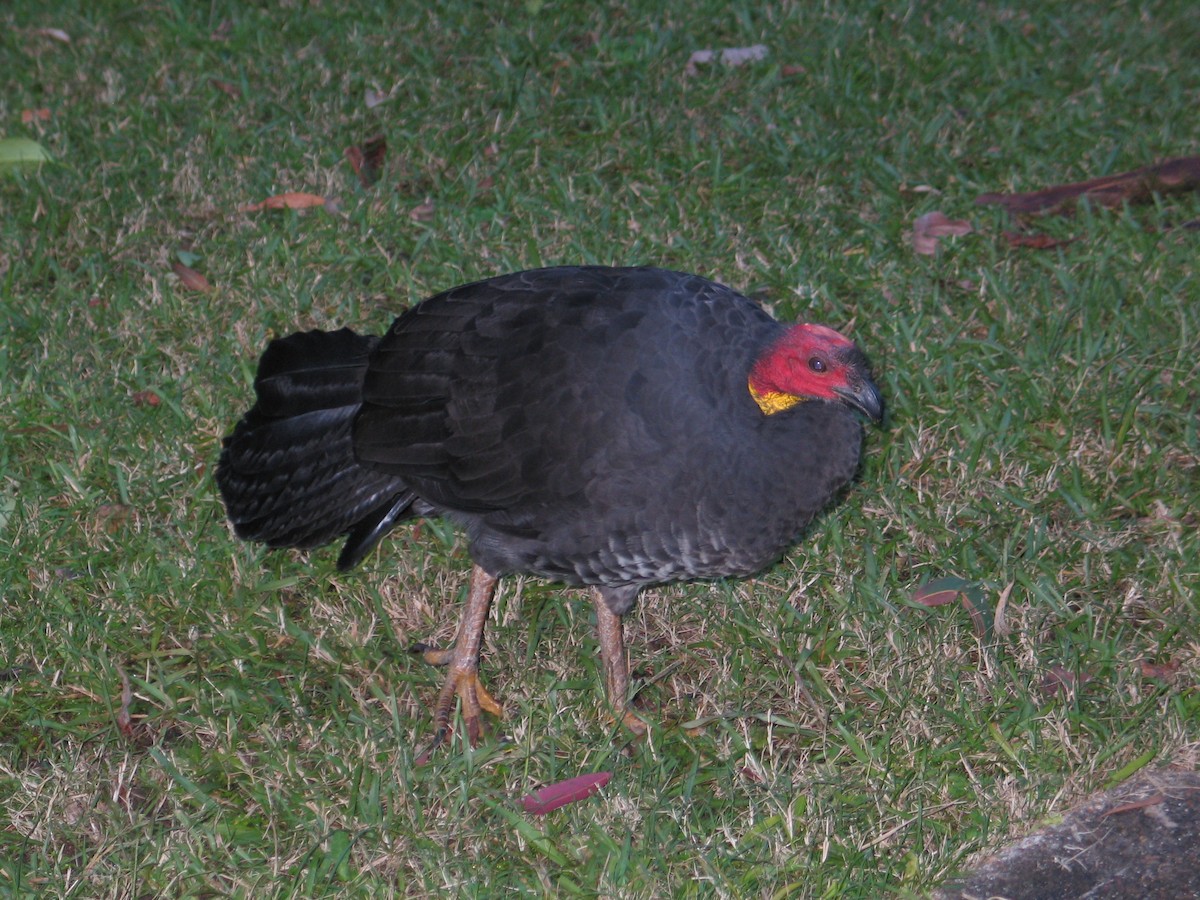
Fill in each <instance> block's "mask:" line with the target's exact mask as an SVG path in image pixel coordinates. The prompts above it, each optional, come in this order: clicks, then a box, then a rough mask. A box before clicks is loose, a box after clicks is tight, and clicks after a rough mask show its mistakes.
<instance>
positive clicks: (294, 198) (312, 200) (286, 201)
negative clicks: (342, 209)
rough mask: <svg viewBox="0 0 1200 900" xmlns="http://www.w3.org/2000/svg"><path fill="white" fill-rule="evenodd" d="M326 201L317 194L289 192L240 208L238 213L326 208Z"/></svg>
mask: <svg viewBox="0 0 1200 900" xmlns="http://www.w3.org/2000/svg"><path fill="white" fill-rule="evenodd" d="M325 205H326V200H325V198H324V197H320V196H318V195H317V194H305V193H303V192H289V193H286V194H276V195H275V196H273V197H268V198H267V199H266V200H262V201H260V202H258V203H251V204H248V205H247V206H239V207H238V212H243V213H247V212H258V211H259V210H262V209H312V208H313V207H314V206H325Z"/></svg>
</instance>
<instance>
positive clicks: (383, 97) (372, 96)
mask: <svg viewBox="0 0 1200 900" xmlns="http://www.w3.org/2000/svg"><path fill="white" fill-rule="evenodd" d="M388 97H389V95H388V94H384V93H382V92H381V91H377V90H374V89H373V88H367V89H366V91H364V92H363V102H364V103H366V104H367V109H374V108H375V107H377V106H379V104H381V103H387V101H388Z"/></svg>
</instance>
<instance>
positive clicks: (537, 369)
mask: <svg viewBox="0 0 1200 900" xmlns="http://www.w3.org/2000/svg"><path fill="white" fill-rule="evenodd" d="M808 327H810V326H796V327H795V328H808ZM792 328H793V327H792V326H785V325H783V324H781V323H779V322H777V321H775V320H774V319H772V318H771V317H770V316H769V315H768V314H767V313H765V312H764V311H763V310H762V309H761V308H760V307H758V306H757V305H756V304H755V303H753V302H752V301H750V300H749V299H747V298H745V297H743V296H741V295H739V294H738V293H736V292H734V291H732V290H731V289H729V288H726V287H723V286H721V285H718V284H716V283H714V282H711V281H708V280H706V279H703V278H700V277H698V276H695V275H685V274H682V273H678V272H669V271H664V270H660V269H649V268H632V269H610V268H603V267H562V268H552V269H539V270H533V271H527V272H518V273H516V274H513V275H506V276H501V277H497V278H492V279H488V280H486V281H480V282H476V283H473V284H468V285H464V286H462V287H457V288H454V289H452V290H449V291H446V292H444V293H442V294H438V295H437V296H435V297H432V298H430V299H428V300H426V301H424V302H423V303H420V304H418V305H416V306H414V307H412V308H411V309H409V310H408V311H407V312H405V313H404V314H402V315H401V316H400V317H399V318H398V319H396V321H395V323H394V324H393V325H392V327H391V329H390V330H389V331H388V333H387V334H386V335H385V336H384V337H383V338H373V337H361V336H358V335H356V334H354V333H353V332H350V331H348V330H346V329H343V330H341V331H337V332H332V333H322V332H308V333H304V334H295V335H292V336H290V337H286V338H283V339H281V340H276V341H274V342H272V343H271V345H270V346H269V347H268V348H267V351H266V352H265V353H264V355H263V358H262V360H261V363H260V366H259V373H258V377H257V379H256V381H255V390H256V393H257V403H256V404H255V406H254V407H253V409H251V410H250V412H249V413H247V415H246V416H245V417H244V418H243V419H242V421H241V422H240V423H239V424H238V426H237V428H236V429H235V430H234V432H233V434H232V435H231V436H230V437H229V438H228V439H227V440H226V443H225V447H224V450H223V452H222V454H221V460H220V463H219V466H218V469H217V482H218V484H219V486H220V489H221V493H222V495H223V497H224V499H225V503H226V506H227V509H228V512H229V516H230V519H231V520H232V522H233V524H234V526H235V529H236V531H237V533H238V534H239V535H240V536H241V537H243V538H247V539H250V540H256V541H262V542H265V543H267V544H269V545H271V546H294V547H312V546H317V545H320V544H323V543H327V542H329V541H330V540H333V539H335V538H336V537H338V536H340V535H343V534H346V535H348V540H347V542H346V545H345V548H344V550H343V552H342V557H341V559H340V561H339V564H340V565H341V566H343V567H349V566H350V565H353V564H354V563H356V562H357V561H359V560H360V559H361V558H362V557H363V556H364V555H365V554H366V553H368V552H369V551H370V549H371V548H372V547H373V546H374V545H375V544H376V543H377V542H378V540H379V539H380V538H381V537H382V536H383V535H384V534H386V532H387V531H388V530H389V529H390V528H391V527H393V526H394V525H395V524H396V523H397V522H399V521H402V520H403V519H405V518H408V517H410V516H414V515H422V516H424V515H443V516H447V517H449V518H450V519H452V520H453V521H455V522H456V523H458V524H459V525H461V526H462V527H463V528H464V529H465V530H466V532H467V534H468V536H469V539H470V552H471V556H472V558H473V560H474V561H475V563H476V566H477V567H478V571H477V581H482V580H486V579H487V578H490V579H491V580H492V582H493V584H494V579H495V577H497V576H500V575H503V574H505V573H510V572H525V573H532V574H536V575H540V576H544V577H547V578H551V579H555V580H559V581H563V582H566V583H568V584H573V585H590V586H594V587H595V588H596V589H597V590H598V592H599V594H600V596H601V597H602V599H603V604H598V609H599V610H600V613H599V614H603V613H607V614H609V615H612V616H620V615H622V614H624V613H625V612H626V611H627V610H628V609H629V607H630V605H631V604H632V603H633V600H634V598H635V596H636V593H637V591H638V589H640V588H641V587H643V586H645V585H649V584H657V583H662V582H667V581H674V580H680V579H691V578H713V577H719V576H727V575H746V574H750V573H752V572H755V571H758V570H759V569H761V568H763V567H764V566H766V565H768V564H769V563H771V562H772V561H773V560H774V559H776V558H777V557H778V556H779V555H780V554H781V553H782V552H783V551H784V550H785V549H786V548H787V546H788V545H789V543H790V542H791V541H792V540H794V539H795V537H796V536H797V534H798V532H799V531H800V530H801V529H802V528H803V527H804V526H805V525H806V524H807V523H808V522H809V521H810V520H811V519H812V518H813V516H814V515H815V514H816V513H817V512H818V511H819V510H820V509H821V508H822V507H823V506H825V505H826V504H827V503H828V502H829V501H830V500H831V499H832V498H833V497H834V495H835V494H836V493H837V492H838V491H839V490H840V489H841V488H842V486H844V485H845V484H846V483H847V482H848V481H849V480H850V479H851V478H852V477H853V475H854V473H855V471H856V469H857V466H858V462H859V452H860V446H861V442H862V427H861V424H860V421H859V418H858V416H857V414H856V410H857V411H861V412H866V413H867V414H868V415H871V416H873V417H875V418H878V416H879V413H880V401H879V395H878V392H877V391H876V389H875V387H874V385H873V384H872V383H871V380H870V377H869V373H868V371H867V367H866V362H865V360H864V359H863V357H862V355H861V354H860V353H859V352H858V350H857V349H856V348H854V346H853V344H851V343H850V342H849V341H846V340H845V339H844V338H841V336H840V335H837V334H836V333H835V332H832V331H829V330H828V329H820V328H819V327H815V328H814V337H813V338H812V340H813V341H817V343H814V344H812V346H814V347H816V348H817V351H820V354H821V355H822V359H823V360H825V362H823V363H822V365H828V366H829V367H831V368H833V369H836V370H837V372H836V374H838V376H839V378H838V380H837V382H836V384H833V386H832V387H831V389H830V390H828V391H825V392H824V393H820V392H815V393H813V394H812V395H811V396H808V395H799V394H798V395H797V396H795V397H791V398H790V399H789V401H788V403H789V404H790V405H788V406H787V407H786V408H784V409H782V410H780V411H773V410H768V409H767V408H766V407H764V406H763V404H762V403H761V402H758V401H759V400H760V399H761V398H759V397H756V395H755V392H754V390H753V384H752V383H751V384H750V385H749V387H748V382H752V372H753V371H754V367H755V366H756V364H759V365H760V366H761V367H762V368H763V369H764V370H765V371H768V373H770V372H782V373H784V374H783V375H782V376H781V377H788V376H787V374H786V373H787V372H788V371H789V366H791V365H793V362H794V361H793V360H791V359H790V358H789V359H788V360H787V361H785V362H781V363H780V364H778V365H776V364H775V363H774V361H773V357H772V355H771V354H772V353H774V348H776V347H777V346H779V345H780V344H781V343H782V342H785V341H786V335H788V333H789V332H790V331H791V330H792ZM826 332H827V334H828V335H831V336H832V338H833V339H836V340H834V341H833V343H831V344H830V345H829V346H828V348H826V347H825V345H823V344H821V343H819V340H820V339H823V338H825V336H826V334H825V333H826ZM805 340H808V337H807V335H806V336H805ZM802 346H803V347H808V346H809V344H808V343H804V344H803V345H802ZM826 350H828V351H829V352H828V353H826V352H825V351H826ZM817 351H814V353H816V352H817ZM807 353H808V351H807V350H803V351H802V353H801V355H804V354H807ZM775 355H777V356H782V354H778V353H777V354H775ZM813 358H814V359H815V356H814V357H813ZM808 363H809V365H810V366H811V368H812V371H807V370H805V371H803V376H804V377H809V378H812V377H815V376H813V372H818V374H819V375H822V376H823V375H824V374H825V372H824V371H823V370H818V369H817V368H816V366H815V363H813V360H812V359H810V360H808ZM799 365H800V368H801V369H803V368H804V360H801V361H800V363H799ZM804 383H807V382H804ZM764 384H766V382H764ZM768 389H769V391H770V392H771V393H772V395H775V396H778V395H779V394H780V393H783V394H784V395H787V394H790V393H791V391H790V390H789V389H786V388H785V389H777V388H776V387H772V386H771V385H769V384H768V385H767V387H765V388H764V391H766V390H768ZM822 390H824V389H822ZM488 596H489V597H490V590H489V591H488ZM480 602H481V603H483V609H484V614H486V602H485V601H480ZM603 607H607V610H605V609H603ZM475 612H476V616H475V617H476V618H479V628H480V629H482V622H483V618H482V617H480V616H478V615H477V612H478V611H477V610H476V611H475ZM603 624H604V623H602V626H603ZM609 624H610V625H611V622H610V623H609ZM617 625H618V628H617V631H618V635H617V638H616V640H618V641H619V620H618V622H617ZM465 630H466V629H465V628H464V631H465ZM602 632H603V628H602ZM602 636H603V634H602ZM610 637H611V635H610ZM461 639H462V634H461V633H460V640H461ZM607 649H608V652H610V653H615V652H617V648H616V647H614V646H611V645H610V646H609V647H608V648H607ZM621 652H622V655H623V651H621ZM452 657H453V655H452V654H448V655H447V659H445V660H440V659H439V660H438V661H447V662H450V663H451V665H452V668H453V667H454V666H457V667H458V669H460V670H461V669H462V666H463V664H465V663H466V662H467V661H465V660H455V659H454V658H452ZM616 665H618V664H617V662H616V661H613V660H609V659H607V658H606V666H607V668H608V675H609V676H610V680H609V687H610V689H615V690H620V689H622V687H623V686H624V684H623V682H622V683H617V684H614V683H613V681H612V678H614V677H615V678H617V679H618V681H619V682H620V679H621V677H622V673H619V672H618V673H615V674H614V673H613V671H612V668H613V666H616ZM620 665H622V666H623V665H624V660H623V659H622V660H620ZM456 677H457V678H458V680H462V679H464V678H467V679H469V680H472V681H473V680H474V671H473V670H472V671H471V672H469V673H464V672H462V671H460V672H459V675H458V676H455V674H454V671H453V670H452V673H451V681H453V680H455V679H456ZM456 690H457V692H458V693H460V694H462V693H463V688H462V686H461V685H459V686H458V687H457V688H456ZM443 693H445V692H443ZM484 696H486V694H484ZM467 699H468V698H466V697H464V700H467ZM612 699H613V701H614V702H615V703H616V704H617V705H618V707H621V706H622V705H623V703H624V700H625V698H624V697H623V696H618V697H613V698H612ZM452 701H453V693H451V694H450V695H449V701H448V702H452ZM485 708H488V707H487V706H486V704H485ZM441 712H442V711H441V710H440V709H439V714H440V713H441ZM439 718H444V716H441V715H439ZM628 719H629V717H627V720H628ZM469 724H472V723H470V722H469ZM631 724H632V722H631ZM444 725H445V723H444V722H443V721H440V722H439V728H441V729H443V730H444ZM475 728H477V726H473V731H474V730H475Z"/></svg>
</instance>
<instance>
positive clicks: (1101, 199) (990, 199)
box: [975, 156, 1200, 216]
mask: <svg viewBox="0 0 1200 900" xmlns="http://www.w3.org/2000/svg"><path fill="white" fill-rule="evenodd" d="M1197 188H1200V156H1181V157H1176V158H1175V159H1168V160H1165V161H1164V162H1160V163H1155V164H1154V165H1150V166H1143V167H1142V168H1140V169H1134V170H1132V171H1130V172H1121V173H1119V174H1117V175H1106V176H1104V177H1103V178H1092V179H1089V180H1087V181H1076V182H1073V183H1071V184H1059V185H1055V186H1054V187H1049V188H1045V189H1044V190H1040V191H1029V192H1027V193H1022V194H1005V193H994V194H983V195H982V196H980V197H978V198H976V200H975V203H976V204H977V205H979V206H987V205H989V204H996V205H998V206H1002V207H1004V208H1005V209H1006V210H1008V212H1009V213H1010V214H1011V215H1027V216H1042V215H1051V214H1060V215H1061V214H1065V213H1070V212H1071V211H1072V210H1073V209H1074V208H1075V205H1076V203H1078V201H1079V200H1080V199H1081V198H1087V200H1088V201H1089V202H1090V203H1093V204H1095V205H1097V206H1105V207H1117V206H1123V205H1124V204H1126V203H1147V202H1149V201H1150V200H1151V199H1153V197H1154V196H1155V195H1156V194H1158V195H1166V194H1180V193H1184V192H1186V191H1194V190H1196V189H1197Z"/></svg>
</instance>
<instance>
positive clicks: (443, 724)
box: [413, 647, 504, 766]
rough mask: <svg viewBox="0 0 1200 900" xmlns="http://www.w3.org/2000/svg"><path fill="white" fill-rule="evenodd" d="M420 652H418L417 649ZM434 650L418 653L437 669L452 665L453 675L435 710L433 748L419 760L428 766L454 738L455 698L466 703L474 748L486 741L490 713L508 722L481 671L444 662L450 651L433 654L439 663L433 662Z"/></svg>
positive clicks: (464, 708) (464, 713)
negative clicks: (486, 718)
mask: <svg viewBox="0 0 1200 900" xmlns="http://www.w3.org/2000/svg"><path fill="white" fill-rule="evenodd" d="M413 649H414V651H416V648H415V647H414V648H413ZM431 650H432V648H427V649H426V650H422V651H417V652H421V653H422V655H424V656H425V659H426V661H427V662H430V663H432V664H433V665H447V664H449V665H450V672H449V673H448V674H447V675H446V681H445V682H444V683H443V684H442V690H441V692H440V693H439V694H438V699H437V703H436V704H434V707H433V741H432V743H431V744H430V745H429V747H428V748H427V749H426V750H425V752H423V753H422V754H421V755H420V756H418V757H417V758H416V761H415V762H416V764H417V765H419V766H420V765H424V764H425V763H427V762H429V757H430V756H431V755H432V754H433V751H434V750H436V749H437V748H438V747H440V746H441V745H442V744H444V743H445V742H446V739H447V738H448V737H449V736H450V732H451V729H450V714H451V712H452V711H453V709H454V698H455V697H457V698H458V699H459V700H461V701H462V718H463V722H464V723H465V724H466V726H467V740H468V741H470V744H471V746H472V747H474V746H476V745H477V744H478V743H479V739H480V738H481V737H483V726H482V723H481V721H480V720H481V718H482V717H481V713H483V712H488V713H491V714H492V715H493V716H496V717H497V718H500V719H502V718H504V710H503V708H502V707H501V706H500V704H499V703H497V702H496V700H495V699H494V698H493V697H492V695H491V694H489V693H488V691H487V688H485V687H484V686H483V682H481V681H480V680H479V669H478V668H477V666H475V665H459V664H456V663H454V662H449V663H447V662H443V661H440V655H441V654H442V653H447V652H448V651H441V650H438V651H432V652H434V653H436V654H437V655H438V657H439V658H438V659H430V658H429V654H430V652H431Z"/></svg>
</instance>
